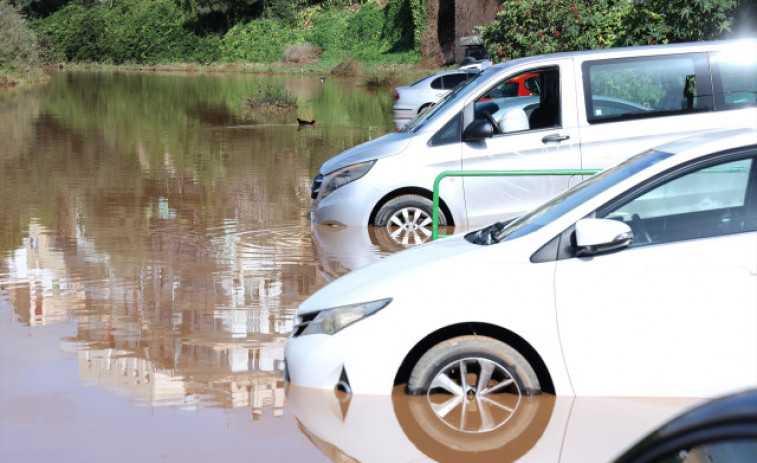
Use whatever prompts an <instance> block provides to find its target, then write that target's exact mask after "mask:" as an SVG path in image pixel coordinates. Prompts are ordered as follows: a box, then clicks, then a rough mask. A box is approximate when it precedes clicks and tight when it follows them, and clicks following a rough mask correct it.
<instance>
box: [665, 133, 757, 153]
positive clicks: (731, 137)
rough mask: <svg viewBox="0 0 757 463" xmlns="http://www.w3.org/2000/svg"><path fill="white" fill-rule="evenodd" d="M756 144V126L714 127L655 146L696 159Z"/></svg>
mask: <svg viewBox="0 0 757 463" xmlns="http://www.w3.org/2000/svg"><path fill="white" fill-rule="evenodd" d="M751 145H757V128H736V129H715V130H710V131H706V132H702V133H699V134H697V135H691V136H688V137H685V138H681V139H678V140H674V141H671V142H668V143H665V144H663V145H660V146H658V147H656V148H655V150H656V151H664V152H667V153H673V154H677V155H681V156H685V157H687V158H691V159H696V158H698V157H702V156H706V155H708V154H711V153H717V152H721V151H725V150H729V149H736V148H741V147H746V146H751Z"/></svg>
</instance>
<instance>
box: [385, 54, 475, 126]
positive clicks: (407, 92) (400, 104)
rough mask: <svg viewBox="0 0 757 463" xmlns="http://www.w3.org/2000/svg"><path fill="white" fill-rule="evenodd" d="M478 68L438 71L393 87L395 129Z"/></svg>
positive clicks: (463, 80)
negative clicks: (409, 82) (407, 83)
mask: <svg viewBox="0 0 757 463" xmlns="http://www.w3.org/2000/svg"><path fill="white" fill-rule="evenodd" d="M479 70H480V69H476V68H466V69H455V70H448V71H440V72H437V73H435V74H432V75H430V76H426V77H424V78H423V79H421V80H418V81H416V82H413V83H412V84H410V85H407V86H403V87H397V88H395V89H394V98H395V100H396V101H395V103H394V106H393V107H392V118H393V119H394V125H395V127H396V128H397V130H400V129H402V127H403V126H404V125H405V124H407V123H408V122H409V121H410V119H412V118H414V117H415V116H417V115H418V114H419V113H420V112H421V111H423V110H424V109H426V108H428V107H430V106H431V105H433V104H434V103H436V102H437V101H439V100H440V99H441V98H442V97H443V96H444V95H446V94H448V93H449V92H450V91H452V89H453V88H455V87H457V86H458V85H459V84H461V83H463V82H465V81H466V80H467V79H469V78H470V77H471V76H473V75H474V74H476V73H477V72H478V71H479Z"/></svg>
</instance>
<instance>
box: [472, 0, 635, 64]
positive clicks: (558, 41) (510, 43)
mask: <svg viewBox="0 0 757 463" xmlns="http://www.w3.org/2000/svg"><path fill="white" fill-rule="evenodd" d="M632 8H633V6H632V5H631V4H630V3H629V2H628V1H627V0H598V1H589V0H581V1H566V0H553V1H549V0H548V1H537V2H525V1H523V2H521V1H518V0H507V1H505V2H504V3H503V4H502V6H501V7H500V11H499V13H497V20H496V21H494V22H492V23H490V24H488V25H486V26H485V27H484V28H483V37H484V41H485V43H486V44H487V46H488V47H489V49H490V50H491V51H492V52H493V54H494V58H495V59H496V60H500V61H501V60H507V59H512V58H517V57H520V56H531V55H536V54H541V53H550V52H560V51H568V50H581V49H588V48H605V47H611V46H613V45H616V44H617V43H618V41H619V40H621V39H622V37H623V35H624V32H623V29H622V26H621V23H622V18H623V17H624V16H625V15H626V14H627V13H628V11H629V10H631V9H632Z"/></svg>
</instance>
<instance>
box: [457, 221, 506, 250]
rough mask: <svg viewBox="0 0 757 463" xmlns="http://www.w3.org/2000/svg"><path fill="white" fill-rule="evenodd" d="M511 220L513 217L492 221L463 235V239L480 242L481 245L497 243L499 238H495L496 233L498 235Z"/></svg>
mask: <svg viewBox="0 0 757 463" xmlns="http://www.w3.org/2000/svg"><path fill="white" fill-rule="evenodd" d="M512 221H513V219H510V220H505V221H502V222H497V223H493V224H491V225H489V226H488V227H484V228H482V229H480V230H478V231H475V232H472V233H469V234H467V235H465V239H467V240H468V241H470V242H471V243H473V244H480V245H483V246H488V245H490V244H496V243H499V238H497V235H499V233H500V232H501V231H502V230H504V229H505V227H507V226H508V225H509V224H510V222H512Z"/></svg>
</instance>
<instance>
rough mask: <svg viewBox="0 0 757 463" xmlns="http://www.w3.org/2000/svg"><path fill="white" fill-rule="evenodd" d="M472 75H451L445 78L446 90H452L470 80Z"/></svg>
mask: <svg viewBox="0 0 757 463" xmlns="http://www.w3.org/2000/svg"><path fill="white" fill-rule="evenodd" d="M470 76H471V75H470V74H468V73H462V74H449V75H446V76H444V88H446V89H452V88H455V87H457V86H458V85H460V84H461V83H463V82H465V81H466V80H468V78H469V77H470Z"/></svg>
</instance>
